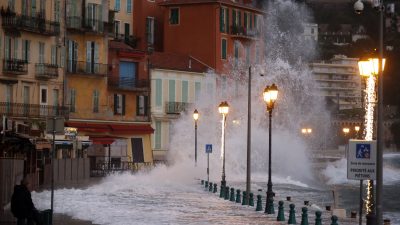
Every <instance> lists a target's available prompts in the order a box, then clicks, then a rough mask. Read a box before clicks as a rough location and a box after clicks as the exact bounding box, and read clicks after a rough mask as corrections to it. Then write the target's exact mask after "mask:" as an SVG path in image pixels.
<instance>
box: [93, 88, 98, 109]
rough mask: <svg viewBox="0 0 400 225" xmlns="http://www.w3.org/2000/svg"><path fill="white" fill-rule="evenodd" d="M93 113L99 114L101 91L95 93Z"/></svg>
mask: <svg viewBox="0 0 400 225" xmlns="http://www.w3.org/2000/svg"><path fill="white" fill-rule="evenodd" d="M93 112H94V113H98V112H99V90H94V91H93Z"/></svg>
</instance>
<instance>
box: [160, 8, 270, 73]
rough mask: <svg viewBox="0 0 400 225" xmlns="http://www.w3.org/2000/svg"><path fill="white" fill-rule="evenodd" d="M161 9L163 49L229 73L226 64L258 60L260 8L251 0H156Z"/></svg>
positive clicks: (220, 71)
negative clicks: (231, 61)
mask: <svg viewBox="0 0 400 225" xmlns="http://www.w3.org/2000/svg"><path fill="white" fill-rule="evenodd" d="M159 5H160V6H163V7H165V10H164V46H163V47H164V51H165V52H175V53H180V54H190V55H192V56H193V57H195V58H197V59H198V60H200V61H202V62H204V63H205V64H207V65H209V66H210V67H211V68H213V69H214V70H215V71H216V72H217V73H228V72H229V69H228V70H227V69H226V67H225V65H226V63H229V60H230V59H233V61H234V64H236V63H237V61H239V60H242V61H243V62H245V63H247V64H248V63H257V62H258V61H259V60H260V59H261V51H260V49H262V46H263V42H262V38H261V37H260V35H261V32H262V30H261V27H262V23H263V13H264V12H263V11H262V10H261V9H259V8H257V7H255V3H253V1H251V0H247V1H243V0H237V1H230V0H213V1H183V0H166V1H163V2H160V3H159Z"/></svg>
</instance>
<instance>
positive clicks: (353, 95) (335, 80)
mask: <svg viewBox="0 0 400 225" xmlns="http://www.w3.org/2000/svg"><path fill="white" fill-rule="evenodd" d="M310 69H311V70H312V73H313V79H314V80H315V81H316V82H317V86H318V89H319V94H320V95H321V96H323V97H325V99H326V100H327V102H328V104H334V105H336V106H337V110H341V109H359V108H362V103H363V98H362V96H363V95H362V90H363V88H362V82H361V76H360V75H359V72H358V59H357V58H347V57H346V56H343V55H336V56H334V58H332V59H331V60H330V61H326V62H325V61H321V62H314V63H311V64H310Z"/></svg>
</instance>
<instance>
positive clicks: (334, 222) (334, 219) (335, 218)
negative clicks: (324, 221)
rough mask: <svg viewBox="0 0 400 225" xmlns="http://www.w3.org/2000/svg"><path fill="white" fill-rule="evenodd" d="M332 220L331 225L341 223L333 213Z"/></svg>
mask: <svg viewBox="0 0 400 225" xmlns="http://www.w3.org/2000/svg"><path fill="white" fill-rule="evenodd" d="M331 220H332V223H331V225H339V224H338V223H337V220H338V218H337V216H335V215H333V216H332V217H331Z"/></svg>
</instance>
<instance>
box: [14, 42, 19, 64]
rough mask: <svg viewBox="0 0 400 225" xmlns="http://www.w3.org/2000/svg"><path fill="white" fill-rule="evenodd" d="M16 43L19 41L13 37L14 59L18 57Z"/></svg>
mask: <svg viewBox="0 0 400 225" xmlns="http://www.w3.org/2000/svg"><path fill="white" fill-rule="evenodd" d="M18 43H19V39H18V38H15V39H14V59H18Z"/></svg>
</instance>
